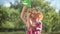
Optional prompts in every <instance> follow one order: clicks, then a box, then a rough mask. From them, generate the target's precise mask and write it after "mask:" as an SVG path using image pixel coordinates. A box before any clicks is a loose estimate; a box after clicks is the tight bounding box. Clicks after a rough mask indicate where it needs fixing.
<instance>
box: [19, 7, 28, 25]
mask: <svg viewBox="0 0 60 34" xmlns="http://www.w3.org/2000/svg"><path fill="white" fill-rule="evenodd" d="M26 10H27V7H26V6H23V9H22V12H21V16H20V17H21V19H22V20H23V22H24V23H25V24H26V22H27V19H26V17H25V11H26Z"/></svg>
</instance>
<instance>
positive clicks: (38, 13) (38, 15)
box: [29, 8, 43, 20]
mask: <svg viewBox="0 0 60 34" xmlns="http://www.w3.org/2000/svg"><path fill="white" fill-rule="evenodd" d="M29 13H31V14H30V17H31V18H32V19H36V18H38V19H39V20H42V18H43V15H42V12H41V11H38V10H37V9H36V8H32V9H30V10H29Z"/></svg>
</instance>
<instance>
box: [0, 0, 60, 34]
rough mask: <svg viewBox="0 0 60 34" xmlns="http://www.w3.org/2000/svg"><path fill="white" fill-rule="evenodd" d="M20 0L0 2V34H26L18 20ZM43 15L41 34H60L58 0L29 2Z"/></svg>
mask: <svg viewBox="0 0 60 34" xmlns="http://www.w3.org/2000/svg"><path fill="white" fill-rule="evenodd" d="M21 1H22V0H0V34H26V33H25V32H26V26H25V24H24V23H23V21H22V20H21V18H20V14H21V10H22V7H23V5H22V3H21ZM31 6H32V7H36V8H38V10H40V11H41V12H42V13H43V16H44V18H43V21H42V24H43V30H42V34H60V0H31Z"/></svg>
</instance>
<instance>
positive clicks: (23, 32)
mask: <svg viewBox="0 0 60 34" xmlns="http://www.w3.org/2000/svg"><path fill="white" fill-rule="evenodd" d="M0 34H26V33H25V31H17V32H15V31H14V32H0ZM42 34H60V33H42Z"/></svg>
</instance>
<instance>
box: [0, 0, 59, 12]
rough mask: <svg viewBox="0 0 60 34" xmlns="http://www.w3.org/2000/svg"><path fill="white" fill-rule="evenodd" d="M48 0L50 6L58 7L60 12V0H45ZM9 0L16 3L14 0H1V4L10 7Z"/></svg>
mask: <svg viewBox="0 0 60 34" xmlns="http://www.w3.org/2000/svg"><path fill="white" fill-rule="evenodd" d="M45 1H47V2H50V6H53V7H56V11H57V12H58V11H59V9H60V0H45ZM9 2H12V3H14V0H0V4H3V5H4V6H6V7H9V6H10V4H9Z"/></svg>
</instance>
